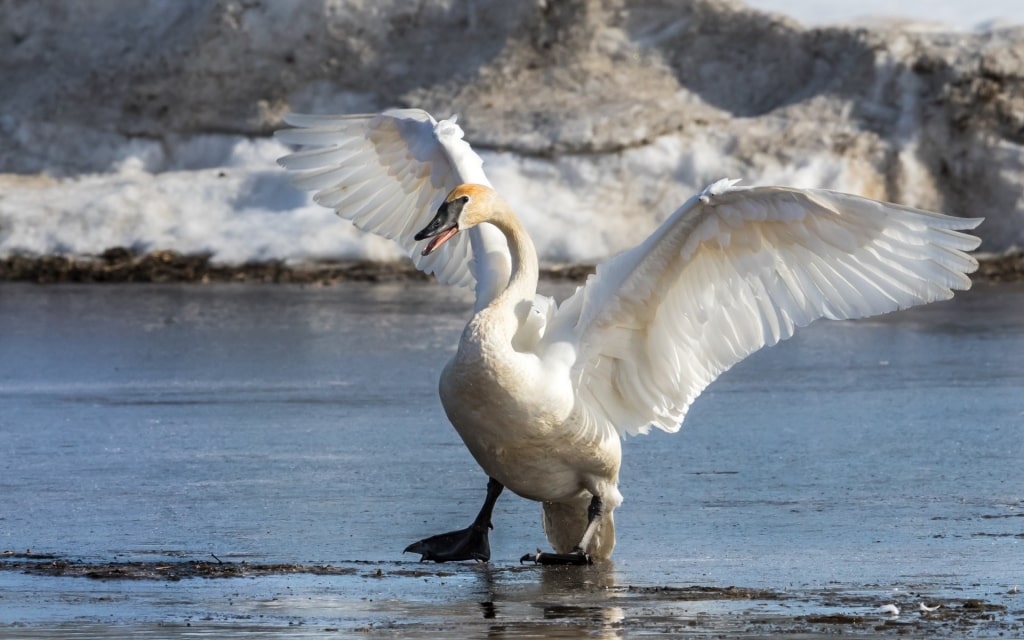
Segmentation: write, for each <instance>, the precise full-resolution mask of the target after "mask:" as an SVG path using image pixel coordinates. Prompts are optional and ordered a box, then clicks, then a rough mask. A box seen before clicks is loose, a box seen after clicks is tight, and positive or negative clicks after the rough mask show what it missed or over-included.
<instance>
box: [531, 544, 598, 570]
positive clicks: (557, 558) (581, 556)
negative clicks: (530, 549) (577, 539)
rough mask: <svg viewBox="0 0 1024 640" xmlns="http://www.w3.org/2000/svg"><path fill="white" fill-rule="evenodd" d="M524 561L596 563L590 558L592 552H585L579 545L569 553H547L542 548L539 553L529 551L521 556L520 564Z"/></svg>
mask: <svg viewBox="0 0 1024 640" xmlns="http://www.w3.org/2000/svg"><path fill="white" fill-rule="evenodd" d="M524 562H536V563H537V564H563V565H565V564H568V565H578V566H582V565H588V564H594V561H593V560H592V559H591V558H590V554H589V553H586V552H584V551H583V550H582V549H580V548H578V547H577V548H576V549H573V550H572V551H570V552H569V553H546V552H543V551H540V550H538V551H537V553H527V554H526V555H524V556H523V557H522V558H519V564H522V563H524Z"/></svg>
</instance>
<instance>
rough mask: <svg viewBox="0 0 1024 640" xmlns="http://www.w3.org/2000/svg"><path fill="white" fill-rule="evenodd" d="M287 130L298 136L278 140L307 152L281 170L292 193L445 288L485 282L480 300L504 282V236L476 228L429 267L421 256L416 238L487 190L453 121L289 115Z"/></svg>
mask: <svg viewBox="0 0 1024 640" xmlns="http://www.w3.org/2000/svg"><path fill="white" fill-rule="evenodd" d="M285 122H287V123H288V124H290V125H292V126H293V127H295V128H292V129H285V130H282V131H278V132H277V134H276V135H277V137H278V138H279V139H280V140H282V141H284V142H286V143H290V144H296V145H301V146H303V147H307V148H305V149H302V150H299V151H296V152H295V153H293V154H291V155H288V156H285V157H283V158H281V159H280V161H279V162H280V163H281V165H282V166H283V167H285V168H287V169H290V170H294V171H296V172H297V173H295V175H294V176H293V178H292V181H293V183H294V184H295V185H296V186H297V187H299V188H302V189H305V190H309V191H313V192H315V193H314V195H313V200H314V201H315V202H317V203H318V204H321V205H323V206H326V207H330V208H332V209H334V210H335V211H336V212H337V214H338V215H339V216H341V217H342V218H345V219H348V220H351V221H352V222H353V223H354V224H355V225H356V226H357V227H358V228H360V229H362V230H363V231H367V232H369V233H374V234H377V235H380V236H383V237H385V238H390V239H392V240H395V241H396V242H397V243H398V244H399V245H400V246H401V247H402V250H403V251H405V253H406V254H407V255H409V257H410V258H412V261H413V263H414V264H415V265H416V267H417V268H418V269H420V270H422V271H425V272H427V273H432V274H434V275H435V276H436V277H437V279H438V280H439V281H440V282H442V283H445V284H452V285H458V286H465V287H472V286H474V284H475V283H477V281H478V280H479V281H480V283H479V284H478V285H477V297H478V299H481V297H482V296H486V295H493V292H494V291H495V290H499V289H500V287H503V286H504V284H505V283H506V282H507V279H508V271H509V267H508V264H509V263H510V260H511V259H510V258H509V257H508V256H509V252H508V245H507V243H506V242H505V239H504V236H502V235H501V234H500V233H490V232H488V231H486V230H483V229H481V228H474V229H471V230H470V231H469V233H460V234H458V235H457V236H455V237H454V238H453V239H452V240H450V241H449V242H447V243H446V244H445V245H444V246H443V247H441V249H440V250H438V251H436V252H434V253H433V254H431V255H430V256H426V257H424V256H422V255H420V252H421V251H422V249H423V247H424V246H425V241H424V242H417V241H416V240H415V239H414V238H413V236H414V235H415V234H416V232H417V231H419V230H420V229H422V228H423V227H425V226H426V225H427V223H428V222H429V221H430V219H431V218H432V217H433V216H434V214H435V212H436V211H437V208H438V207H439V206H440V205H441V202H442V201H443V200H444V198H445V196H447V195H448V193H449V192H450V191H451V190H452V189H454V188H455V187H456V186H458V185H459V184H462V183H464V182H474V183H479V184H486V185H490V183H489V182H488V181H487V176H486V175H485V174H484V172H483V161H482V160H481V159H480V157H479V156H478V155H477V154H476V153H474V152H473V150H472V149H471V148H470V147H469V145H468V144H467V143H466V142H465V141H463V139H462V136H463V133H462V129H460V128H459V127H458V125H457V124H455V119H454V118H452V119H450V120H442V121H440V122H438V121H436V120H434V118H433V117H431V116H430V114H428V113H426V112H425V111H420V110H418V109H392V110H389V111H385V112H384V113H381V114H379V115H343V116H322V115H304V114H288V115H287V116H286V117H285ZM483 226H484V225H481V227H483ZM474 243H475V244H476V245H477V247H478V248H479V251H478V255H474V251H473V245H474Z"/></svg>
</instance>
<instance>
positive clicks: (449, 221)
mask: <svg viewBox="0 0 1024 640" xmlns="http://www.w3.org/2000/svg"><path fill="white" fill-rule="evenodd" d="M496 198H497V194H495V192H494V189H491V188H490V187H485V186H484V185H482V184H460V185H459V186H457V187H455V188H454V189H452V191H451V193H449V194H448V197H446V198H445V199H444V202H443V203H441V206H440V207H438V209H437V215H435V216H434V219H433V220H431V221H430V224H428V225H427V226H426V227H424V228H423V230H422V231H420V232H419V233H417V234H416V236H415V238H416V240H426V239H427V238H430V242H428V243H427V246H426V247H424V248H423V255H425V256H427V255H430V254H431V253H433V252H434V251H436V250H437V249H438V247H440V246H441V245H443V244H444V243H445V242H448V241H449V240H451V239H452V238H453V237H455V234H456V233H458V232H460V231H465V230H466V229H469V228H470V227H473V226H475V225H478V224H480V223H481V222H485V221H486V220H487V219H488V218H489V217H490V216H491V215H492V212H493V210H494V208H495V207H494V205H495V200H496Z"/></svg>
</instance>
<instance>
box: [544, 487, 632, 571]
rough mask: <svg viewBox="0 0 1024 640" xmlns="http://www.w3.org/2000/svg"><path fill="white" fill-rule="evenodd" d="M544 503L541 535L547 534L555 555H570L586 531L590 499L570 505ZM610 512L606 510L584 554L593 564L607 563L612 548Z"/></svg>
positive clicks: (613, 542)
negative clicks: (604, 561)
mask: <svg viewBox="0 0 1024 640" xmlns="http://www.w3.org/2000/svg"><path fill="white" fill-rule="evenodd" d="M543 504H544V517H543V518H542V521H543V523H544V533H545V534H547V536H548V540H549V541H550V542H551V546H552V547H554V549H555V553H569V552H571V551H572V550H573V548H574V547H576V545H577V544H579V542H580V539H581V538H582V537H583V533H584V532H585V531H586V530H587V507H589V506H590V497H589V496H588V497H585V498H580V499H578V500H574V501H572V502H545V503H543ZM612 513H613V511H612V510H611V509H608V510H607V511H606V512H605V513H603V514H601V524H600V525H599V526H598V527H597V533H595V534H594V538H593V540H591V541H590V548H589V549H587V553H589V554H590V557H591V558H593V559H594V560H595V561H600V560H607V559H608V558H609V557H611V555H612V549H614V548H615V519H614V518H613V517H612Z"/></svg>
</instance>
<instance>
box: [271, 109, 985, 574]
mask: <svg viewBox="0 0 1024 640" xmlns="http://www.w3.org/2000/svg"><path fill="white" fill-rule="evenodd" d="M287 121H288V122H289V123H290V124H292V125H295V126H296V127H298V128H295V129H289V130H285V131H281V132H279V136H280V137H281V139H283V140H285V141H286V142H290V143H295V144H300V145H305V146H307V147H311V148H310V149H308V150H303V151H300V152H297V153H295V154H292V155H290V156H287V157H285V158H282V160H281V163H282V165H284V166H285V167H287V168H289V169H294V170H298V171H301V173H298V174H296V177H295V184H296V185H298V186H300V187H302V188H305V189H309V190H313V191H315V192H316V194H315V196H314V198H315V199H316V201H317V202H319V203H321V204H323V205H325V206H328V207H331V208H333V209H335V211H337V212H338V214H339V215H341V216H342V217H344V218H347V219H349V220H351V221H352V222H353V223H355V224H356V225H357V226H358V227H359V228H361V229H364V230H366V231H369V232H372V233H376V234H380V235H382V236H385V237H388V238H392V239H394V240H395V241H396V242H398V243H399V244H400V245H401V246H402V247H403V249H404V250H405V251H406V252H407V253H408V254H409V256H410V257H411V258H412V259H413V261H414V262H415V264H416V266H417V267H418V268H419V269H422V270H423V271H426V272H428V273H433V274H434V275H435V276H436V277H437V279H438V280H439V281H441V282H443V283H448V284H454V285H460V286H467V287H468V286H472V287H475V290H476V305H475V309H474V315H473V318H472V319H471V320H470V322H469V324H468V325H467V328H466V331H465V332H464V334H463V337H462V340H461V341H460V345H459V350H458V352H457V353H456V355H455V356H454V357H453V359H452V361H451V362H449V364H448V366H447V367H446V368H445V371H444V374H443V375H442V380H441V397H442V402H443V404H444V406H445V410H446V412H447V413H448V416H449V418H450V419H451V421H452V424H453V425H454V426H455V428H456V430H458V432H459V433H460V435H461V436H462V438H463V440H464V441H465V442H466V445H467V446H468V447H469V449H470V451H471V452H472V453H473V455H474V457H475V458H476V460H477V461H478V462H479V463H480V465H481V467H483V469H484V470H485V471H486V472H487V473H488V475H489V476H490V477H491V478H492V483H493V482H495V481H496V482H497V483H500V486H499V485H493V484H492V485H489V491H488V501H487V503H485V506H484V509H483V510H482V511H481V513H480V515H479V516H478V517H477V520H476V521H475V522H474V525H473V526H471V527H470V528H469V529H466V530H464V531H456V532H451V533H449V534H442V535H441V536H435V537H433V538H428V539H427V540H424V541H421V542H419V543H416V544H414V545H412V546H411V547H410V549H409V550H414V551H417V552H419V553H422V554H423V555H424V557H425V558H429V559H435V560H457V559H468V558H477V559H486V557H487V556H488V555H489V550H486V545H487V542H486V529H487V525H489V524H490V508H491V507H493V502H494V500H496V499H497V493H500V491H501V486H508V487H509V488H510V489H512V490H513V491H514V492H516V493H518V494H519V495H522V496H525V497H528V498H531V499H534V500H538V501H541V502H543V503H544V504H545V514H544V524H545V530H546V531H547V533H548V537H549V539H550V540H551V541H552V543H553V544H554V546H555V549H556V551H557V552H558V553H556V554H538V555H537V556H533V555H531V556H530V557H531V558H533V559H537V560H538V561H542V562H576V561H589V560H590V558H591V557H593V558H597V559H603V558H607V557H608V556H609V555H610V554H611V549H612V546H613V545H614V527H613V522H612V517H611V514H612V511H613V510H614V508H615V507H616V506H617V505H618V504H619V503H620V501H621V496H619V493H618V490H617V484H618V470H619V461H620V457H621V452H620V444H619V440H620V437H621V436H622V435H625V434H638V433H646V432H647V431H649V429H650V427H651V426H654V427H657V428H659V429H663V430H665V431H670V432H671V431H677V430H678V429H679V427H680V424H681V422H682V420H683V418H684V417H685V415H686V411H687V409H688V408H689V406H690V405H691V403H692V402H693V401H694V400H695V399H696V398H697V396H699V395H700V393H701V392H702V391H703V390H704V388H705V387H707V385H708V384H710V383H711V382H712V381H713V380H714V379H715V378H717V377H718V376H719V375H720V374H721V373H722V372H724V371H726V370H727V369H728V368H729V367H731V366H732V365H734V364H736V363H737V362H739V361H740V360H742V359H743V358H745V357H746V356H748V355H750V354H751V353H753V352H754V351H756V350H757V349H760V348H761V347H764V346H768V345H773V344H775V343H777V342H779V341H780V340H784V339H786V338H788V337H790V336H791V335H792V334H793V331H794V330H795V329H796V328H797V327H801V326H805V325H807V324H809V323H810V322H812V321H814V320H816V319H818V318H832V319H847V318H861V317H866V316H871V315H875V314H879V313H885V312H889V311H895V310H897V309H903V308H907V307H910V306H913V305H917V304H922V303H926V302H931V301H935V300H943V299H947V298H949V297H951V296H952V295H953V290H955V289H967V288H969V287H970V284H971V283H970V279H969V278H968V277H967V275H966V274H968V273H971V272H972V271H974V270H975V269H976V268H977V262H976V261H975V260H974V259H973V258H972V257H971V256H969V255H967V254H966V253H965V252H967V251H970V250H971V249H974V248H975V247H977V245H978V243H979V240H978V239H977V238H976V237H974V236H971V235H967V234H965V233H962V232H961V230H966V229H972V228H974V227H976V226H977V225H978V224H979V223H980V222H981V220H980V219H963V218H954V217H950V216H945V215H940V214H936V213H929V212H925V211H920V210H917V209H912V208H910V207H904V206H899V205H894V204H886V203H881V202H876V201H873V200H868V199H865V198H860V197H857V196H853V195H847V194H842V193H837V192H831V191H819V190H797V189H788V188H784V187H739V186H736V181H731V180H721V181H719V182H716V183H714V184H712V185H711V186H709V187H708V188H707V189H705V190H704V191H703V192H701V193H699V194H697V195H695V196H694V197H692V198H691V199H690V200H688V201H687V202H686V203H684V204H683V205H682V206H681V207H680V208H679V209H678V210H677V211H676V212H675V213H673V214H672V215H671V216H670V217H669V218H668V219H667V220H666V221H665V222H664V223H663V224H662V225H661V226H660V227H659V228H658V229H657V230H656V231H655V232H654V233H653V234H652V235H651V236H650V237H649V238H648V239H647V240H645V241H644V242H643V243H641V244H640V245H638V246H636V247H635V248H633V249H631V250H629V251H626V252H624V253H622V254H620V255H618V256H615V257H613V258H611V259H609V260H607V261H606V262H604V263H602V264H601V265H599V266H598V267H597V271H596V273H595V274H594V275H593V276H591V277H590V278H589V279H588V281H587V283H586V285H585V286H583V287H580V288H579V289H577V291H576V293H575V294H574V295H572V296H571V297H570V298H568V299H567V300H565V301H564V302H563V303H561V305H556V304H555V303H554V301H552V300H550V299H548V298H545V297H543V296H538V295H537V294H536V285H537V269H538V265H537V257H536V253H535V250H534V248H533V244H532V242H531V241H530V239H529V236H528V235H527V234H526V232H525V230H524V229H523V228H522V226H521V224H520V223H519V221H518V220H517V219H516V217H515V216H514V214H513V213H512V212H511V210H510V209H509V207H508V205H507V204H506V203H505V202H504V201H503V200H502V199H501V198H500V197H499V196H498V195H497V194H496V193H495V192H494V191H493V190H492V189H491V185H490V183H489V181H488V180H487V177H486V175H484V172H483V163H482V161H481V159H480V157H479V156H477V155H476V154H475V153H474V152H473V151H472V149H471V148H470V146H469V145H468V144H467V143H466V142H465V141H464V140H463V133H462V130H461V129H460V128H459V127H458V125H457V124H456V123H455V120H454V118H453V119H451V120H445V121H441V122H437V121H435V120H434V119H433V118H432V117H431V116H430V115H429V114H427V113H425V112H423V111H419V110H413V109H405V110H393V111H387V112H385V113H383V114H380V115H369V116H327V117H321V116H298V115H292V116H289V117H288V118H287ZM435 214H436V215H435ZM428 225H430V226H429V227H428ZM421 230H422V231H421ZM418 232H419V233H418ZM442 236H443V237H442ZM417 237H420V238H422V239H421V240H417ZM425 249H426V251H424V250H425ZM588 506H589V508H590V513H589V514H588ZM481 529H483V532H482V536H483V540H482V543H481V541H480V537H481ZM467 549H468V550H467Z"/></svg>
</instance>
